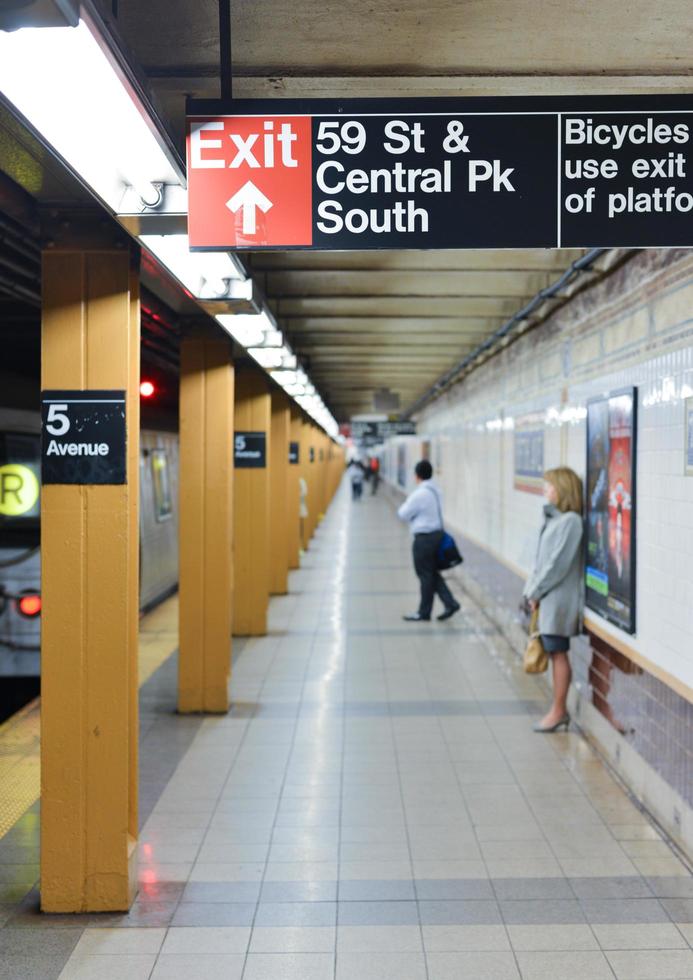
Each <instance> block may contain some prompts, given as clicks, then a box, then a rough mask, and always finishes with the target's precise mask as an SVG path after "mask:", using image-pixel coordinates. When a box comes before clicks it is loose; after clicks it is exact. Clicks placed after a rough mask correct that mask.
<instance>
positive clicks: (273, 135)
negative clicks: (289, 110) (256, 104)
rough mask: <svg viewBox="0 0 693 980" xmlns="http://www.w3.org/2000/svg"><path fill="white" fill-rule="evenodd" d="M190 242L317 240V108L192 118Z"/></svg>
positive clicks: (229, 244) (243, 244) (231, 244)
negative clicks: (313, 121)
mask: <svg viewBox="0 0 693 980" xmlns="http://www.w3.org/2000/svg"><path fill="white" fill-rule="evenodd" d="M187 143H188V236H189V239H190V247H191V248H215V247H216V248H258V247H262V246H272V245H282V246H291V245H304V246H305V245H312V243H313V203H312V167H313V164H312V148H311V143H312V136H311V118H310V116H272V117H271V118H268V117H262V116H243V117H237V116H218V117H197V118H193V119H190V120H189V122H188V139H187Z"/></svg>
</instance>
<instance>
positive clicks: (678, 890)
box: [645, 875, 693, 899]
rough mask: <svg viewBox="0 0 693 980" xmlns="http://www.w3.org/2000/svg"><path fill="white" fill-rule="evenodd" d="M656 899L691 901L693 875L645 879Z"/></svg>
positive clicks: (692, 897) (692, 896)
mask: <svg viewBox="0 0 693 980" xmlns="http://www.w3.org/2000/svg"><path fill="white" fill-rule="evenodd" d="M645 880H646V882H647V884H648V886H649V888H650V889H651V890H652V893H653V894H654V895H656V896H657V898H691V899H693V875H689V876H688V877H685V878H683V877H678V876H677V877H659V878H646V879H645Z"/></svg>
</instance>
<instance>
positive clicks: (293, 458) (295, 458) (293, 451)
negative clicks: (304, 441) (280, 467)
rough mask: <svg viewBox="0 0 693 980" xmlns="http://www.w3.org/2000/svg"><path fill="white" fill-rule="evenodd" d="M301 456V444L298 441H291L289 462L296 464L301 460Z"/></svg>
mask: <svg viewBox="0 0 693 980" xmlns="http://www.w3.org/2000/svg"><path fill="white" fill-rule="evenodd" d="M300 457H301V445H300V443H298V442H290V443H289V462H290V463H292V464H294V465H295V464H296V463H298V462H299V461H300Z"/></svg>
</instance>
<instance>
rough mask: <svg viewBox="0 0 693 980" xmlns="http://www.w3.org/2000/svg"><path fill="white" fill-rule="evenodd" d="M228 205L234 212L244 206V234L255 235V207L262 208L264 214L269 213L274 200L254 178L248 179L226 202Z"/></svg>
mask: <svg viewBox="0 0 693 980" xmlns="http://www.w3.org/2000/svg"><path fill="white" fill-rule="evenodd" d="M226 207H227V208H228V209H229V211H232V212H233V213H234V214H235V213H236V211H238V210H239V208H243V234H244V235H254V234H255V231H256V222H255V217H256V214H255V209H256V208H260V210H261V211H262V213H263V214H267V212H268V211H269V209H270V208H271V207H272V202H271V201H270V199H269V198H268V197H265V195H264V194H263V193H262V191H261V190H259V189H258V188H257V187H256V186H255V184H254V183H253V182H252V180H249V181H247V182H246V183H245V184H243V186H242V187H241V189H240V190H239V191H236V193H235V194H234V195H233V197H230V198H229V199H228V201H227V202H226Z"/></svg>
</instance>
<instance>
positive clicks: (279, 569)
mask: <svg viewBox="0 0 693 980" xmlns="http://www.w3.org/2000/svg"><path fill="white" fill-rule="evenodd" d="M289 435H290V417H289V399H288V398H287V397H286V395H285V394H284V392H283V391H277V390H276V389H275V390H273V391H272V423H271V430H270V444H269V461H270V541H271V542H272V544H271V548H270V592H271V593H272V595H285V594H286V593H287V592H288V590H289V528H288V517H289V500H288V495H289Z"/></svg>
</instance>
